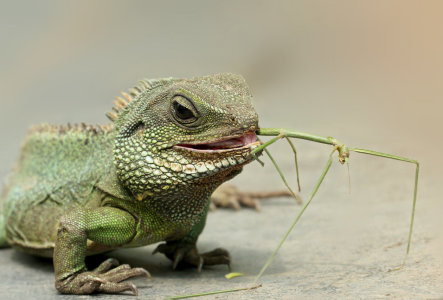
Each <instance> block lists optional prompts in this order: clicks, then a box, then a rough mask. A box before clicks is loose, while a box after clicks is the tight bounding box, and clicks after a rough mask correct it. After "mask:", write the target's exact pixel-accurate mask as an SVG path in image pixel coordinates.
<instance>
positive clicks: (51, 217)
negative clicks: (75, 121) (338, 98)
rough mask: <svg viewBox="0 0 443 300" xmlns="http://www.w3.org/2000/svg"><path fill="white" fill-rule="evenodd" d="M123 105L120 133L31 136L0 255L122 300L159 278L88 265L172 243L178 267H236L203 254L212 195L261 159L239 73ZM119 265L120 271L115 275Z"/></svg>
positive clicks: (146, 93) (157, 85) (2, 224)
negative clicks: (33, 260)
mask: <svg viewBox="0 0 443 300" xmlns="http://www.w3.org/2000/svg"><path fill="white" fill-rule="evenodd" d="M123 96H124V98H121V97H118V100H117V101H116V102H115V105H116V107H114V111H115V112H113V113H109V114H108V116H109V117H110V119H111V120H112V121H113V124H111V125H108V126H89V125H84V124H83V125H78V126H54V125H39V126H36V127H34V128H33V129H31V131H30V133H29V134H28V136H27V138H26V139H25V142H24V144H23V147H22V150H21V154H20V157H19V160H18V163H17V164H16V166H15V168H14V170H13V172H12V173H11V175H10V177H9V180H8V182H7V185H6V187H5V189H4V191H3V196H2V199H1V202H0V203H1V206H2V210H1V216H0V245H1V246H6V245H10V246H13V247H15V248H18V249H21V250H23V251H25V252H28V253H31V254H36V255H40V256H46V257H53V260H54V268H55V277H56V278H55V279H56V283H55V284H56V288H57V289H58V290H59V292H61V293H68V294H89V293H93V292H107V293H118V292H122V291H125V290H132V291H134V293H136V289H135V286H134V285H132V284H131V283H127V282H125V283H122V282H121V281H123V280H125V279H127V278H130V277H134V276H140V275H148V273H147V271H146V270H144V269H142V268H129V267H127V266H125V265H122V266H119V267H116V266H117V262H116V261H115V260H112V259H109V260H107V261H105V262H104V263H102V264H101V265H100V266H99V267H98V268H97V269H95V270H92V271H88V270H87V269H86V266H85V263H84V259H85V256H86V255H90V254H95V253H100V252H104V251H109V250H112V249H115V248H119V247H137V246H143V245H148V244H152V243H156V242H159V241H166V243H165V244H162V245H160V246H159V247H158V251H159V252H161V253H164V254H165V255H166V256H167V257H169V258H170V259H172V260H174V267H175V266H176V265H177V263H180V262H185V263H188V264H192V265H195V266H197V267H198V268H199V269H200V268H201V267H202V265H203V264H205V265H212V264H229V261H230V257H229V253H228V252H227V251H226V250H224V249H221V248H218V249H215V250H214V251H211V252H208V253H204V254H199V253H198V251H197V248H196V242H197V239H198V236H199V235H200V233H201V232H202V230H203V228H204V225H205V221H206V215H207V212H208V208H209V198H210V195H211V194H212V192H213V191H214V190H215V189H216V188H217V187H218V186H219V185H220V184H221V183H223V182H224V181H226V180H229V179H231V178H232V177H234V176H236V175H237V174H239V173H240V172H241V170H242V167H243V165H245V164H246V163H249V162H250V161H252V159H253V157H252V156H251V151H252V149H254V148H255V147H256V146H257V145H259V142H257V141H256V136H255V131H256V130H258V118H257V114H256V113H255V110H254V108H253V106H252V102H251V99H252V97H251V94H250V91H249V88H248V86H247V85H246V83H245V80H244V79H243V78H242V77H241V76H239V75H234V74H229V73H225V74H217V75H211V76H206V77H197V78H193V79H173V78H167V79H158V80H145V81H141V82H140V84H139V85H138V86H137V87H135V88H133V89H130V94H127V93H123ZM112 267H116V268H114V269H111V268H112Z"/></svg>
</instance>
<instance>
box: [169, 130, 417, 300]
mask: <svg viewBox="0 0 443 300" xmlns="http://www.w3.org/2000/svg"><path fill="white" fill-rule="evenodd" d="M256 133H257V136H271V137H273V138H272V139H270V140H269V141H267V142H265V143H263V144H262V145H260V146H258V147H257V148H255V149H254V150H253V151H252V153H253V155H255V154H256V153H259V152H260V151H265V153H266V154H267V155H268V156H269V158H270V159H271V161H272V163H273V164H274V166H275V167H276V169H277V171H278V173H279V174H280V176H281V178H282V180H283V182H284V183H285V185H286V186H287V187H288V189H289V190H290V192H291V194H293V195H294V197H295V196H296V194H295V193H294V192H293V191H292V189H291V188H290V187H289V185H288V184H287V181H286V179H285V177H284V175H283V173H282V172H281V170H280V168H279V167H278V165H277V163H276V162H275V160H274V159H273V157H272V155H271V154H270V152H269V150H268V149H267V148H268V147H269V146H270V145H272V144H273V143H275V142H277V141H278V140H280V139H286V140H287V141H288V143H289V145H290V146H291V148H292V150H293V152H294V156H295V165H296V170H297V184H298V187H299V188H300V182H299V179H298V177H299V176H298V175H299V173H298V163H297V152H296V151H295V147H294V145H293V144H292V142H291V140H290V138H296V139H302V140H308V141H313V142H317V143H322V144H328V145H332V146H333V149H332V151H331V153H330V154H329V158H328V161H327V163H326V166H325V167H324V169H323V171H322V173H321V175H320V177H319V179H318V180H317V183H316V184H315V186H314V189H313V190H312V192H311V195H310V197H309V199H308V201H307V202H306V203H305V204H304V206H303V207H302V209H301V211H300V212H299V213H298V215H297V216H296V217H295V219H294V221H293V222H292V224H291V226H290V227H289V229H288V230H287V232H286V233H285V234H284V236H283V238H282V240H281V241H280V243H279V244H278V246H277V247H276V249H275V250H274V252H273V253H272V254H271V256H270V257H269V258H268V260H267V261H266V263H265V264H264V265H263V267H262V269H261V270H260V272H259V273H258V275H257V276H256V277H255V279H254V281H253V284H252V286H250V287H246V288H239V289H232V290H223V291H215V292H208V293H202V294H195V295H185V296H178V297H173V298H171V299H185V298H190V297H198V296H204V295H213V294H220V293H229V292H237V291H242V290H249V289H255V288H258V287H260V286H261V284H258V281H259V280H260V278H261V276H262V275H263V274H264V272H265V271H266V269H267V268H268V267H269V265H270V264H271V263H272V261H273V260H274V258H275V256H276V255H277V253H278V251H279V250H280V248H281V247H282V246H283V244H284V242H285V241H286V239H287V238H288V236H289V234H290V233H291V232H292V230H293V229H294V227H295V225H296V224H297V223H298V221H299V220H300V218H301V216H302V215H303V213H304V212H305V211H306V209H307V207H308V206H309V204H310V203H311V201H312V199H313V198H314V196H315V194H316V193H317V191H318V189H319V188H320V185H321V184H322V182H323V179H324V178H325V176H326V174H327V173H328V171H329V168H330V167H331V165H332V160H333V154H334V153H335V152H338V159H339V162H340V163H341V164H345V163H346V164H347V165H348V163H349V155H350V152H356V153H362V154H368V155H373V156H379V157H384V158H389V159H394V160H399V161H404V162H408V163H412V164H415V166H416V169H415V183H414V195H413V202H412V212H411V219H410V223H409V233H408V243H407V246H406V253H405V256H404V258H403V261H402V263H401V265H400V266H399V267H397V268H395V269H393V270H399V269H401V268H403V267H404V265H405V264H406V259H407V257H408V254H409V250H410V246H411V239H412V229H413V226H414V215H415V204H416V200H417V186H418V174H419V169H420V164H419V162H418V161H416V160H413V159H409V158H406V157H401V156H397V155H392V154H388V153H382V152H378V151H373V150H367V149H361V148H350V147H348V146H346V145H344V144H343V143H341V142H339V141H338V140H337V139H335V138H332V137H322V136H317V135H312V134H308V133H304V132H299V131H294V130H290V129H283V128H261V129H259V130H258V131H257V132H256ZM348 166H349V165H348ZM238 275H239V274H238V273H236V274H232V277H234V276H238ZM228 277H229V274H228Z"/></svg>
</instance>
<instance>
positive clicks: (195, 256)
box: [153, 242, 231, 272]
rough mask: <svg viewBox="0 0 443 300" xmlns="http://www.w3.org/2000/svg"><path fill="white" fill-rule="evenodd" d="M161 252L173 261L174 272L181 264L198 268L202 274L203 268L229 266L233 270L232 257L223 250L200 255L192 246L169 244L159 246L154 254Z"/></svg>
mask: <svg viewBox="0 0 443 300" xmlns="http://www.w3.org/2000/svg"><path fill="white" fill-rule="evenodd" d="M157 252H160V253H163V254H164V255H166V257H167V258H169V259H170V260H172V261H173V268H174V270H175V269H176V268H177V266H178V265H179V264H187V265H192V266H195V267H197V269H198V272H201V270H202V268H203V266H212V265H227V266H228V267H229V269H231V266H230V263H231V256H230V255H229V252H228V251H227V250H225V249H223V248H217V249H214V250H212V251H209V252H205V253H201V254H200V253H198V250H197V247H196V246H195V245H192V244H185V243H179V242H169V243H166V244H161V245H159V246H158V247H157V248H156V249H155V250H154V252H153V254H155V253H157Z"/></svg>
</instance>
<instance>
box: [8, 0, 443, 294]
mask: <svg viewBox="0 0 443 300" xmlns="http://www.w3.org/2000/svg"><path fill="white" fill-rule="evenodd" d="M0 39H1V47H0V90H1V95H2V96H1V100H0V101H1V109H0V138H1V142H0V144H1V145H2V146H1V147H0V177H1V178H5V177H6V175H7V173H8V172H9V170H10V169H11V167H12V166H13V163H14V161H15V159H16V158H17V156H18V151H19V148H20V143H21V141H22V139H23V137H24V136H25V134H26V131H27V129H28V127H29V126H30V125H31V124H35V123H40V122H50V123H62V124H63V123H67V122H71V123H76V122H89V123H105V122H107V119H106V117H105V115H104V113H105V111H108V110H110V108H111V106H112V101H113V99H114V97H115V96H117V95H118V94H119V92H120V91H121V90H125V89H127V88H129V87H132V86H133V85H135V84H136V83H137V80H138V79H141V78H159V77H170V76H172V77H194V76H201V75H207V74H213V73H219V72H233V73H240V74H242V75H243V76H244V77H245V78H246V80H247V82H248V83H249V85H250V87H251V89H252V92H253V94H254V97H255V98H254V101H255V106H256V109H257V111H258V114H259V116H260V125H261V126H262V127H287V128H291V129H295V130H300V131H306V132H310V133H316V134H320V135H324V136H334V137H336V138H338V139H339V140H341V141H343V142H345V143H347V144H348V145H349V146H359V147H362V148H369V149H374V150H378V151H383V152H389V153H395V154H399V155H404V156H407V157H411V158H414V159H417V160H419V161H420V162H421V163H422V169H421V172H422V173H421V179H420V180H421V181H420V190H419V202H418V205H417V218H418V220H421V221H422V222H419V221H417V234H416V235H415V236H416V244H418V245H422V247H421V248H420V246H416V247H418V248H420V249H421V250H420V251H421V252H420V251H417V252H415V253H416V259H417V260H420V261H421V262H422V265H420V266H417V267H416V270H415V269H414V272H415V273H414V272H412V273H407V274H406V275H404V277H401V276H399V277H397V278H398V279H395V280H394V279H392V280H393V282H394V283H393V286H398V284H397V285H396V284H395V282H397V283H398V282H408V283H409V282H410V284H405V290H404V291H403V292H404V293H406V294H397V295H403V296H405V295H408V294H407V289H408V288H407V286H422V287H423V289H422V290H421V291H422V292H423V294H415V295H416V296H418V297H420V296H425V295H431V296H438V295H440V296H442V295H443V294H442V293H443V287H442V286H441V281H440V280H437V278H441V273H440V270H441V269H440V267H436V264H435V263H436V261H437V257H439V256H440V257H441V253H442V251H441V246H442V243H441V240H440V239H439V236H440V234H441V228H442V226H441V225H442V223H441V222H440V219H441V215H442V213H443V205H442V201H441V198H442V193H441V188H439V187H441V183H442V175H441V172H442V171H441V170H442V168H443V159H442V155H441V152H442V151H441V149H442V148H441V147H442V146H443V141H442V133H441V130H442V129H443V126H442V125H443V122H442V109H443V101H442V96H443V55H442V53H443V2H441V1H438V0H435V1H406V0H396V1H391V0H388V1H351V0H349V1H342V0H340V1H260V0H255V1H194V0H192V1H155V2H154V1H1V2H0ZM297 147H298V149H299V153H300V156H299V157H300V161H301V167H302V170H301V171H302V184H304V186H305V187H306V188H305V189H304V190H303V193H302V195H303V196H304V197H305V198H306V197H307V195H308V194H309V193H308V192H309V190H310V188H311V187H312V186H313V184H314V182H315V180H316V178H317V176H318V175H319V172H320V170H321V167H322V166H323V164H324V163H325V161H326V159H327V153H328V152H329V148H328V147H326V146H324V145H319V144H312V143H308V142H297ZM273 149H274V156H276V157H277V158H278V159H279V160H280V162H281V163H282V165H283V168H284V170H285V171H286V172H287V173H290V174H289V175H288V176H289V178H290V179H291V180H294V176H293V173H294V172H293V171H294V169H293V166H292V157H291V154H290V152H288V151H287V150H288V149H287V146H286V145H284V144H283V143H281V144H280V145H276V146H275V147H274V148H273ZM267 170H268V171H264V170H262V169H261V168H260V167H259V166H258V165H257V166H251V167H250V168H246V170H245V174H243V175H242V176H239V178H238V179H237V181H236V182H237V184H240V185H243V186H244V188H246V189H247V188H249V189H254V188H257V187H258V186H261V187H262V188H267V189H270V188H276V187H277V188H279V187H281V182H280V180H279V178H278V176H276V174H274V173H275V172H274V171H273V170H272V169H271V168H270V167H268V169H267ZM334 172H335V173H334ZM332 174H333V175H330V176H331V177H332V178H333V179H331V181H332V183H330V184H329V185H328V184H327V183H325V185H326V187H325V188H323V187H322V189H324V192H323V193H319V196H318V197H319V198H320V197H323V200H324V202H328V201H329V204H324V205H327V206H325V207H323V210H322V208H321V207H319V208H318V212H319V213H318V218H320V219H322V218H324V214H323V212H325V215H327V216H328V215H329V213H330V214H334V213H338V214H340V212H342V211H343V210H342V209H343V208H344V207H348V209H349V211H348V212H347V213H345V214H344V215H345V216H343V217H341V218H339V220H345V221H342V222H340V221H339V220H338V221H337V220H336V221H337V222H335V221H331V220H329V221H330V222H332V223H334V222H335V223H337V224H341V225H337V226H339V227H338V228H337V232H336V233H334V234H332V233H325V235H326V236H327V237H330V238H332V237H331V236H335V235H341V234H340V233H339V232H343V230H345V231H344V232H346V229H348V230H349V227H350V226H349V224H351V223H349V222H351V220H353V221H355V223H352V224H356V225H355V226H361V227H362V228H364V227H365V226H366V230H371V227H369V228H367V225H366V224H368V223H365V221H362V218H364V217H362V215H361V214H360V213H362V212H363V211H365V210H367V209H368V208H367V207H366V206H365V205H366V202H367V201H366V200H368V202H370V201H371V200H372V199H374V198H376V199H378V200H375V203H371V204H370V205H371V206H370V207H375V206H377V211H371V213H368V214H367V215H366V218H367V220H366V221H367V222H369V223H370V222H371V220H373V219H374V218H373V216H374V215H378V214H379V215H382V214H383V213H385V212H386V214H388V212H389V215H387V216H386V218H387V219H386V222H391V223H390V224H391V225H390V226H391V227H392V228H399V227H401V229H402V230H401V231H399V232H398V234H399V236H401V237H402V239H400V238H399V240H397V239H396V238H393V239H392V237H391V238H390V240H391V242H392V244H395V243H396V242H399V241H401V242H402V243H404V238H405V235H406V234H407V226H408V225H407V224H408V218H409V217H408V216H409V214H410V200H411V195H412V186H413V174H414V168H413V167H412V166H410V165H408V164H402V163H399V162H387V161H386V160H383V159H381V158H377V159H376V158H372V157H366V156H362V155H353V156H351V178H352V179H351V180H352V201H351V200H349V196H348V194H347V192H346V191H347V189H348V187H347V184H346V179H343V178H346V175H345V174H344V171H343V168H339V167H337V169H333V170H332ZM371 188H372V189H371ZM343 191H344V192H343ZM340 192H341V194H336V193H340ZM382 195H383V196H382ZM391 196H392V197H391ZM328 198H329V200H328ZM333 199H335V200H333ZM342 199H345V200H342ZM356 199H360V202H358V201H357V202H354V201H356ZM361 199H363V200H361ZM331 201H332V202H331ZM340 201H343V202H342V203H341V202H340ZM389 201H391V202H392V203H390V202H389ZM334 203H336V204H337V205H335V204H334ZM340 203H341V204H340ZM350 203H356V204H354V206H353V205H352V204H350ZM286 204H287V205H292V203H289V202H288V203H286ZM281 205H283V204H281ZM319 205H320V204H319ZM349 205H350V206H349ZM383 205H387V206H383ZM269 206H271V204H269ZM349 207H351V208H349ZM397 208H398V209H399V210H400V212H398V211H397V210H396V209H397ZM280 209H281V208H280ZM294 209H298V208H294ZM334 209H337V210H338V211H337V212H330V211H331V210H334ZM265 210H266V209H264V211H265ZM269 210H272V208H269ZM312 210H313V211H314V208H312ZM355 210H356V211H358V212H359V213H358V214H355ZM264 213H265V212H264ZM216 214H218V215H219V216H220V215H222V214H224V213H222V212H220V213H216ZM249 214H250V213H249V212H247V213H246V215H248V216H249ZM312 214H314V215H313V216H311V220H313V222H316V221H315V220H317V219H316V217H315V214H316V213H315V212H312ZM346 216H347V218H349V219H346ZM395 216H398V217H399V220H401V221H400V222H401V224H398V223H396V222H395V221H394V219H395ZM252 217H254V216H252ZM277 217H278V212H277ZM215 218H217V217H215ZM238 218H239V219H241V217H238ZM306 218H308V217H306ZM343 218H345V219H343ZM289 221H290V220H289ZM214 222H217V221H214ZM240 223H241V222H240ZM327 224H328V225H327V226H332V225H330V224H331V223H329V222H328V223H327ZM357 224H360V225H357ZM351 227H354V225H352V226H351ZM323 229H324V227H323ZM340 230H341V231H340ZM362 230H363V229H362ZM393 230H396V229H393ZM388 231H389V230H388ZM352 234H354V235H352ZM358 234H359V233H350V235H342V236H343V241H342V242H344V241H348V240H355V239H358V238H357V236H358ZM373 235H374V236H375V237H374V239H376V238H377V237H376V236H377V233H373ZM349 236H351V238H350V239H349ZM327 237H324V236H323V237H322V236H321V234H320V233H319V239H320V241H321V239H322V238H327ZM387 239H388V238H387ZM331 241H332V240H331ZM429 241H432V242H429ZM384 242H386V241H383V242H380V243H382V245H379V246H378V248H380V249H384V247H385V246H386V244H383V243H384ZM374 243H375V244H377V243H378V242H377V241H375V242H374ZM386 243H388V244H389V242H386ZM325 244H327V242H325V240H323V243H320V244H319V246H318V247H323V246H322V245H325ZM299 246H300V245H299ZM350 247H352V246H350ZM356 247H357V248H358V246H356ZM270 248H272V246H270ZM375 248H377V247H375ZM412 249H414V247H413V248H412ZM325 251H326V252H325V253H330V251H332V250H331V249H329V250H325ZM356 251H357V250H356ZM357 252H358V251H357ZM357 252H356V253H357ZM402 253H403V248H402V249H401V251H400V250H399V252H398V253H397V252H396V253H395V254H393V256H392V257H391V256H386V257H387V261H390V260H391V259H396V258H398V259H399V260H400V258H401V255H402ZM239 255H241V254H239ZM263 255H264V254H263ZM318 255H321V254H318ZM380 255H386V252H383V251H382V252H381V254H380ZM356 256H358V255H357V254H356ZM265 257H266V255H264V258H265ZM317 257H318V256H317ZM343 257H349V253H346V252H343V253H342V254H341V259H342V258H343ZM377 257H378V256H377ZM423 257H427V258H429V259H423ZM246 258H247V256H246V257H245V259H246ZM431 258H432V259H431ZM313 259H315V258H313ZM438 261H441V260H438ZM368 263H370V261H368ZM438 266H441V265H438ZM251 268H252V267H251ZM252 269H253V268H252ZM308 269H309V268H308ZM254 270H255V269H254ZM417 270H422V271H421V272H425V273H416V272H419V271H417ZM348 271H349V270H348ZM348 271H346V270H345V271H344V272H345V274H348V273H352V272H348ZM251 272H253V271H251ZM275 272H276V273H278V271H275ZM322 272H323V271H322ZM337 272H339V271H337ZM417 274H421V278H422V279H423V278H424V279H423V280H424V281H426V280H427V283H426V282H421V283H417V282H415V281H413V280H412V279H413V278H415V277H416V276H417ZM300 276H301V275H300ZM334 276H338V277H340V276H342V275H337V274H335V275H334ZM343 276H345V275H343ZM374 276H375V275H374ZM438 276H440V277H438ZM314 277H315V276H314ZM345 277H346V276H345ZM299 280H300V278H298V279H297V282H299ZM306 280H307V279H306ZM310 280H312V279H310ZM381 280H382V279H381ZM396 280H397V281H396ZM408 280H410V281H408ZM429 280H431V281H429ZM301 281H302V282H303V280H301ZM312 284H313V285H314V286H315V284H314V283H312ZM316 284H317V285H318V284H319V283H318V282H317V283H316ZM427 285H429V288H426V287H427ZM320 286H321V283H320ZM327 286H329V287H330V285H327ZM154 288H155V285H154ZM377 288H380V285H379V281H377V280H375V281H374V289H375V290H376V289H377ZM433 288H435V289H434V290H432V289H433ZM320 290H321V288H320ZM350 290H353V291H355V286H353V287H351V288H350ZM431 290H432V291H433V292H432V293H431ZM318 291H319V290H317V292H318ZM359 291H360V292H361V291H362V289H361V288H360V289H359ZM415 291H416V290H415ZM299 292H300V291H299ZM302 292H303V291H301V292H300V293H302ZM372 292H373V291H372ZM429 293H430V294H429ZM386 294H389V292H386V293H385V292H384V291H383V292H380V294H378V292H375V293H372V294H371V293H369V294H366V296H368V297H374V296H377V295H378V296H379V295H386ZM301 295H306V294H303V293H302V294H301ZM315 295H320V296H322V295H323V294H321V293H320V294H315ZM341 295H342V296H343V295H348V296H349V295H350V294H349V293H348V294H347V293H344V294H341ZM359 295H360V294H355V295H354V296H359ZM394 295H395V293H394ZM245 297H246V296H245Z"/></svg>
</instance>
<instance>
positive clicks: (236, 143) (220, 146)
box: [174, 132, 261, 153]
mask: <svg viewBox="0 0 443 300" xmlns="http://www.w3.org/2000/svg"><path fill="white" fill-rule="evenodd" d="M260 144H261V143H260V142H259V141H257V135H256V134H255V132H247V133H245V134H244V135H242V136H234V137H232V136H231V137H225V138H223V139H221V140H217V141H212V142H208V143H192V144H191V143H189V144H185V143H183V144H177V145H175V146H174V148H181V149H186V150H189V151H194V152H200V153H214V152H227V151H232V150H239V149H247V148H253V147H255V146H258V145H260Z"/></svg>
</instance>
